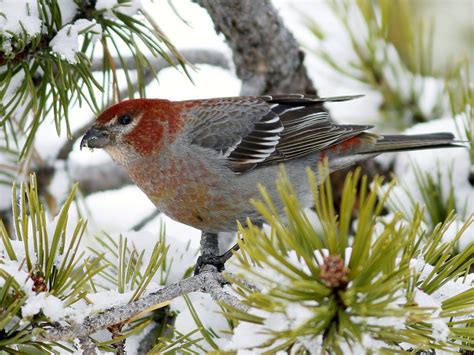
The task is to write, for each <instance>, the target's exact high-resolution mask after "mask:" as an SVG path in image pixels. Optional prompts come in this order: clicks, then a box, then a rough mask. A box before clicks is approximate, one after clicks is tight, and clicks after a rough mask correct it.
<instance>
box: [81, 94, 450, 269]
mask: <svg viewBox="0 0 474 355" xmlns="http://www.w3.org/2000/svg"><path fill="white" fill-rule="evenodd" d="M358 97H360V95H356V96H338V97H327V98H320V97H315V96H311V95H304V94H287V95H262V96H248V97H245V96H240V97H227V98H211V99H199V100H185V101H170V100H165V99H145V98H140V99H129V100H124V101H121V102H119V103H117V104H115V105H112V106H111V107H109V108H107V109H106V110H105V111H103V112H102V113H101V114H100V115H99V116H98V117H97V118H96V121H95V123H93V125H92V126H91V127H90V128H89V130H88V131H87V132H86V133H85V135H84V136H83V138H82V141H81V143H80V147H81V149H82V148H83V147H88V148H92V149H93V148H101V149H104V150H105V151H106V152H107V153H108V154H109V155H110V157H111V158H112V159H113V160H114V161H115V162H116V164H118V165H120V166H121V167H123V168H125V170H126V171H127V172H128V174H129V176H130V178H131V180H132V181H133V182H134V183H135V184H136V185H137V186H138V187H139V188H140V189H141V190H142V191H143V192H144V193H145V194H146V195H147V196H148V198H149V199H150V200H151V201H152V202H153V203H154V205H155V206H156V207H157V209H158V210H159V211H161V212H163V213H164V214H166V215H167V216H169V217H170V218H172V219H174V220H176V221H178V222H181V223H184V224H187V225H189V226H192V227H195V228H197V229H200V230H201V231H202V239H201V246H205V245H209V243H211V245H217V243H218V238H217V236H218V234H219V233H222V232H232V231H235V230H236V229H237V223H236V221H240V222H242V223H245V221H246V220H247V218H248V219H250V221H252V223H254V224H256V225H261V224H262V223H263V222H264V221H263V218H262V216H260V215H259V214H258V213H257V211H256V210H255V208H254V207H253V206H252V204H251V203H250V202H249V201H250V199H251V198H254V197H255V196H258V193H259V190H258V185H259V183H260V184H263V185H264V186H265V187H266V189H267V192H268V195H269V196H270V198H272V200H273V201H274V202H275V206H276V208H277V211H278V213H283V205H282V203H281V202H280V199H279V198H278V192H277V190H276V186H275V183H274V182H275V180H276V179H277V177H278V174H279V170H280V169H279V165H280V164H284V165H285V167H286V170H287V174H288V176H289V178H290V181H292V183H293V185H294V188H295V192H296V194H297V196H298V198H299V200H300V201H301V204H302V205H303V206H307V207H309V206H311V205H312V202H313V201H312V195H311V193H310V187H309V184H308V182H307V181H306V179H307V175H306V173H305V171H306V168H307V167H308V166H309V167H312V168H316V167H317V166H318V164H319V163H321V162H322V161H323V160H327V161H328V166H329V169H328V173H331V172H334V171H337V170H340V169H343V168H346V167H349V166H351V165H354V164H356V163H358V162H361V161H363V160H366V159H369V158H373V157H375V156H377V155H379V154H381V153H385V152H397V151H404V150H415V149H427V148H446V147H454V146H457V145H456V144H455V143H456V141H455V140H454V136H453V134H451V133H447V132H441V133H428V134H418V135H385V134H377V133H373V132H369V130H370V129H371V128H373V126H370V125H353V124H337V123H335V122H334V121H333V120H332V119H331V117H330V115H329V112H328V110H327V109H326V108H325V103H328V102H340V101H346V100H351V99H355V98H358ZM214 249H215V248H214ZM234 250H235V248H234ZM202 253H203V254H202V255H201V257H200V259H198V264H199V265H198V266H196V273H198V272H199V270H201V269H202V266H203V265H206V264H212V265H215V266H216V267H217V268H218V270H222V269H223V267H224V266H223V265H224V262H225V261H226V260H227V259H228V257H229V256H230V255H231V254H229V252H228V253H224V254H223V255H216V252H215V251H214V252H212V253H207V254H206V253H204V250H202ZM205 254H206V255H205Z"/></svg>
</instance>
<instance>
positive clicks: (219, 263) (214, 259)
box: [194, 254, 229, 275]
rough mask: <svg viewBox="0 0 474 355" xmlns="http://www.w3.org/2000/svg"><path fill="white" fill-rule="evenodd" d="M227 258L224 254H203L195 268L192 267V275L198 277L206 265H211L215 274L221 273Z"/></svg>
mask: <svg viewBox="0 0 474 355" xmlns="http://www.w3.org/2000/svg"><path fill="white" fill-rule="evenodd" d="M228 259H229V258H228V257H227V255H226V254H223V255H211V254H204V255H201V256H200V257H199V258H198V259H197V262H196V266H195V267H194V275H199V274H200V273H201V272H202V271H203V269H204V267H205V266H206V265H212V266H214V267H215V268H216V269H217V272H221V271H224V270H225V262H226V261H227V260H228Z"/></svg>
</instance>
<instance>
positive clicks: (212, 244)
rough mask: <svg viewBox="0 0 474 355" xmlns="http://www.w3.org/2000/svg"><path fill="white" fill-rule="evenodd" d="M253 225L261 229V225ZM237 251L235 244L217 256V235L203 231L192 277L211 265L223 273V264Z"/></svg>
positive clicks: (237, 246) (236, 244) (237, 245)
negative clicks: (199, 252) (199, 251)
mask: <svg viewBox="0 0 474 355" xmlns="http://www.w3.org/2000/svg"><path fill="white" fill-rule="evenodd" d="M254 225H255V226H257V227H258V228H262V227H263V224H262V223H254ZM242 240H243V239H242ZM239 249H240V245H239V244H238V243H235V244H234V245H233V246H232V247H231V248H230V249H229V250H227V251H226V252H225V253H224V254H222V255H219V239H218V234H216V233H209V232H204V231H203V232H202V234H201V256H200V257H199V258H198V259H197V262H196V266H195V268H194V275H198V274H199V273H201V271H202V269H203V268H204V266H205V265H212V266H214V267H215V268H216V269H217V271H219V272H221V271H223V270H224V269H225V267H224V264H225V263H226V261H227V260H229V259H230V258H231V257H232V255H233V254H234V253H233V252H235V251H238V250H239Z"/></svg>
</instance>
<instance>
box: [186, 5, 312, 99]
mask: <svg viewBox="0 0 474 355" xmlns="http://www.w3.org/2000/svg"><path fill="white" fill-rule="evenodd" d="M194 1H195V2H196V3H197V4H199V5H200V6H202V7H203V8H205V9H206V10H207V12H208V13H209V15H210V16H211V18H212V21H213V22H214V25H215V28H216V31H217V32H218V33H222V34H223V35H224V36H225V38H226V42H227V44H228V45H229V47H230V48H231V49H232V52H233V59H234V63H235V67H236V72H237V76H238V77H239V78H240V79H241V80H242V89H241V95H260V94H282V93H283V94H288V93H306V94H316V89H315V88H314V86H313V83H312V81H311V79H310V78H309V76H308V73H307V72H306V68H305V66H304V64H303V60H304V54H303V52H302V51H301V50H300V48H299V46H298V43H297V42H296V39H295V38H294V37H293V35H292V34H291V32H290V31H289V30H288V29H287V28H286V27H285V25H284V24H283V21H282V19H281V18H280V16H279V15H278V13H277V11H276V10H275V8H274V7H273V5H272V4H271V2H270V1H267V0H257V1H255V0H225V1H221V0H194Z"/></svg>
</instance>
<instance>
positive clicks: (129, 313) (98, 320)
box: [38, 265, 247, 341]
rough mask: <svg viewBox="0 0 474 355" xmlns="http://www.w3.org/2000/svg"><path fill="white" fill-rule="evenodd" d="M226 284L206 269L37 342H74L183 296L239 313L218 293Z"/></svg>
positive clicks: (239, 306)
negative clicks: (207, 299)
mask: <svg viewBox="0 0 474 355" xmlns="http://www.w3.org/2000/svg"><path fill="white" fill-rule="evenodd" d="M226 283H227V281H226V280H225V279H224V277H223V276H222V275H221V274H220V273H218V272H216V270H215V269H213V267H212V266H210V265H206V267H205V268H204V269H203V272H202V273H201V274H199V275H196V276H192V277H189V278H187V279H184V280H181V281H177V282H174V283H172V284H170V285H167V286H165V287H163V288H161V289H159V290H156V291H154V292H152V293H150V294H148V295H147V296H144V297H142V298H141V299H138V300H137V301H135V302H132V303H127V304H124V305H120V306H114V307H111V308H109V309H106V310H104V311H103V312H101V313H99V314H96V315H93V316H89V317H87V318H86V319H85V320H84V322H83V323H81V324H71V325H67V326H59V327H55V328H52V329H51V330H49V331H48V332H47V333H44V334H41V335H39V336H38V340H40V341H66V340H71V339H76V338H85V337H87V336H88V335H90V334H93V333H94V332H96V331H99V330H102V329H106V328H108V327H110V326H112V325H114V324H117V323H122V322H126V321H127V320H128V319H130V318H132V317H133V316H135V315H137V314H140V313H142V312H144V311H146V310H147V309H148V308H150V307H152V306H154V305H157V304H160V303H163V302H167V301H171V300H173V299H175V298H177V297H179V296H183V295H187V294H189V293H191V292H204V293H208V294H209V295H211V297H212V298H213V299H214V300H215V301H217V302H222V303H224V304H226V305H229V306H232V307H234V308H236V309H239V310H241V311H243V312H245V311H246V310H247V307H246V306H245V305H243V304H241V303H240V302H239V300H238V299H237V298H236V297H234V296H232V295H231V294H229V293H227V292H225V291H224V290H223V289H222V285H224V284H226Z"/></svg>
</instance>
